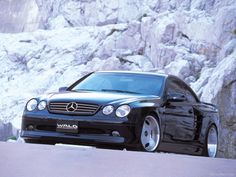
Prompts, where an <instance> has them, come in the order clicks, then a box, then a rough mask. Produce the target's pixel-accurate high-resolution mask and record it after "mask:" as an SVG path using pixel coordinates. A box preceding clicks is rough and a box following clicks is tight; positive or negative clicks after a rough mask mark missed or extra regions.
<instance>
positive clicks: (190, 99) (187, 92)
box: [185, 88, 197, 103]
mask: <svg viewBox="0 0 236 177" xmlns="http://www.w3.org/2000/svg"><path fill="white" fill-rule="evenodd" d="M185 95H186V97H187V100H188V101H189V102H191V103H195V102H197V100H196V98H195V97H194V95H193V94H192V93H191V92H190V90H189V89H188V88H186V91H185Z"/></svg>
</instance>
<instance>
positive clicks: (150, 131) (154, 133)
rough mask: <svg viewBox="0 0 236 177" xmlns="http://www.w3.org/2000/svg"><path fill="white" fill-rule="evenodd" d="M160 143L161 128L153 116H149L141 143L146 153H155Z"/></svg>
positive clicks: (144, 124) (143, 129) (144, 126)
mask: <svg viewBox="0 0 236 177" xmlns="http://www.w3.org/2000/svg"><path fill="white" fill-rule="evenodd" d="M159 141H160V127H159V124H158V122H157V120H156V119H155V117H153V116H147V117H146V118H145V120H144V123H143V128H142V133H141V143H142V146H143V148H144V149H145V150H146V151H149V152H152V151H154V150H155V149H156V148H157V146H158V144H159Z"/></svg>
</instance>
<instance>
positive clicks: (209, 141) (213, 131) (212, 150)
mask: <svg viewBox="0 0 236 177" xmlns="http://www.w3.org/2000/svg"><path fill="white" fill-rule="evenodd" d="M217 149H218V132H217V128H216V126H215V125H211V126H210V127H209V128H208V131H207V134H206V140H205V147H204V150H203V154H202V155H203V156H206V157H212V158H214V157H216V155H217Z"/></svg>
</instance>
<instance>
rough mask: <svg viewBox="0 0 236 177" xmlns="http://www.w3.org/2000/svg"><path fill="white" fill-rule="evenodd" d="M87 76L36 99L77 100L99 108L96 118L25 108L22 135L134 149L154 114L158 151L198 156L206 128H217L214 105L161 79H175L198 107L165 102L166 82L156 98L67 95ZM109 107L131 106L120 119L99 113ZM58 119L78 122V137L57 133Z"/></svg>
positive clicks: (47, 139) (186, 103)
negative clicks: (158, 133) (148, 117)
mask: <svg viewBox="0 0 236 177" xmlns="http://www.w3.org/2000/svg"><path fill="white" fill-rule="evenodd" d="M113 73H114V72H113ZM131 74H132V73H131ZM133 74H136V73H133ZM138 74H141V73H138ZM89 75H90V74H88V75H86V76H85V77H83V78H81V79H80V80H78V81H77V82H75V84H73V85H72V86H70V87H69V88H68V89H67V91H65V92H60V93H51V94H49V95H47V96H42V97H39V98H37V99H38V100H46V101H47V103H50V102H51V101H55V100H60V101H61V100H63V101H69V102H70V101H75V100H76V101H78V100H79V102H87V103H95V104H99V105H100V107H99V110H98V111H97V113H96V114H95V115H93V116H75V115H73V116H72V115H69V114H68V115H65V114H63V115H62V114H53V113H50V112H49V111H48V109H45V110H42V111H38V110H34V111H32V112H29V111H27V110H26V109H25V111H24V113H23V119H22V132H21V136H22V137H23V138H24V139H26V140H36V141H38V142H49V143H58V142H61V143H71V144H84V145H94V146H99V145H113V146H120V147H137V146H138V145H139V144H140V138H139V137H140V134H141V128H142V124H143V120H144V117H145V116H146V115H149V114H152V115H154V116H156V117H157V118H158V120H159V123H160V126H161V143H160V145H159V147H158V151H165V152H177V153H187V154H195V155H201V154H202V150H203V148H204V143H205V140H206V132H207V130H208V128H209V126H210V125H212V124H214V125H216V127H219V116H218V111H217V109H216V107H215V106H213V105H211V104H206V103H202V102H200V101H199V99H198V98H197V96H196V95H195V93H194V92H193V91H192V90H191V88H189V87H188V86H187V85H186V84H185V83H183V82H182V81H181V80H180V79H178V78H177V77H174V76H168V75H163V77H165V80H166V81H167V80H168V79H169V78H172V79H176V80H178V81H179V82H181V83H183V84H184V85H185V86H186V87H188V89H189V90H190V91H191V93H192V94H193V95H194V97H196V103H194V104H191V103H189V102H187V101H181V102H178V101H177V102H176V101H168V95H167V93H166V87H167V82H165V84H164V86H163V90H162V94H161V96H160V97H158V96H153V95H146V96H145V95H137V94H128V93H108V92H99V93H95V92H87V91H81V92H79V93H76V92H71V91H68V90H70V88H72V87H73V86H74V85H76V84H77V83H79V82H80V81H81V80H83V79H85V78H86V77H88V76H89ZM108 104H111V105H113V106H114V107H115V108H117V107H118V106H119V105H123V104H129V105H130V107H131V112H130V114H129V115H128V116H127V117H124V118H117V117H116V115H115V113H114V112H113V113H112V114H111V115H109V116H106V115H104V114H103V113H102V108H103V107H104V106H106V105H108ZM57 120H76V121H78V126H79V132H78V134H70V133H61V132H56V122H57ZM28 125H34V130H32V131H31V130H28ZM114 130H117V131H119V133H120V137H115V136H111V132H112V131H114Z"/></svg>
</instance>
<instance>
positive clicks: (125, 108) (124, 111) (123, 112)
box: [116, 105, 130, 117]
mask: <svg viewBox="0 0 236 177" xmlns="http://www.w3.org/2000/svg"><path fill="white" fill-rule="evenodd" d="M129 113H130V106H129V105H122V106H120V107H118V108H117V110H116V116H117V117H125V116H127V115H128V114H129Z"/></svg>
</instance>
